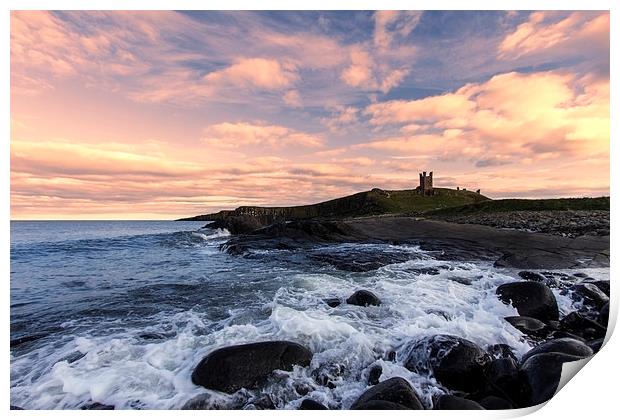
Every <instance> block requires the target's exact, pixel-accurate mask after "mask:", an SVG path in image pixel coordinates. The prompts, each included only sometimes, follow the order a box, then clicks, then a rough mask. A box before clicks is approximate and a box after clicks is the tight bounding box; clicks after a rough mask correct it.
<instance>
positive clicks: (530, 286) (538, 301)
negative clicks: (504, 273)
mask: <svg viewBox="0 0 620 420" xmlns="http://www.w3.org/2000/svg"><path fill="white" fill-rule="evenodd" d="M496 293H497V295H498V296H499V298H500V300H501V301H502V302H504V303H506V304H511V305H512V306H514V307H515V308H516V309H517V312H518V313H519V315H522V316H529V317H532V318H536V319H539V320H541V321H543V322H545V321H557V320H558V319H559V317H560V313H559V310H558V304H557V302H556V300H555V296H554V295H553V292H552V291H551V289H549V287H547V286H545V285H544V284H541V283H536V282H529V281H520V282H515V283H506V284H502V285H501V286H499V287H498V288H497V291H496Z"/></svg>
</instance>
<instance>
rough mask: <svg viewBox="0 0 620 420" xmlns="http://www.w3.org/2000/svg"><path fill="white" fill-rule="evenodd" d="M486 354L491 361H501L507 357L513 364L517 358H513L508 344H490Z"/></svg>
mask: <svg viewBox="0 0 620 420" xmlns="http://www.w3.org/2000/svg"><path fill="white" fill-rule="evenodd" d="M487 353H489V355H490V356H491V358H493V359H503V358H506V357H509V358H511V359H513V360H514V361H515V362H518V361H519V359H517V356H515V353H514V350H513V349H512V347H510V346H509V345H508V344H491V345H489V346H487Z"/></svg>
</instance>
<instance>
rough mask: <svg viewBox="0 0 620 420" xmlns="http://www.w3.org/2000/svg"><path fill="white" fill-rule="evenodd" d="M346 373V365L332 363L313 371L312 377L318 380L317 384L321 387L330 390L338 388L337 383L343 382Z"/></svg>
mask: <svg viewBox="0 0 620 420" xmlns="http://www.w3.org/2000/svg"><path fill="white" fill-rule="evenodd" d="M344 371H345V367H344V365H341V364H338V363H330V364H325V365H322V366H319V367H318V368H317V369H315V370H314V371H312V375H313V376H314V377H315V378H316V382H317V383H318V384H319V385H321V386H326V387H328V388H329V389H334V388H336V383H337V382H338V381H341V380H342V375H343V373H344Z"/></svg>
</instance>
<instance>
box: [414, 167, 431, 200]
mask: <svg viewBox="0 0 620 420" xmlns="http://www.w3.org/2000/svg"><path fill="white" fill-rule="evenodd" d="M416 189H417V190H418V194H420V195H435V191H434V190H433V172H429V173H428V175H426V172H422V173H421V174H420V185H419V186H418V187H417V188H416Z"/></svg>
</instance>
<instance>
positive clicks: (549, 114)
mask: <svg viewBox="0 0 620 420" xmlns="http://www.w3.org/2000/svg"><path fill="white" fill-rule="evenodd" d="M365 113H366V114H367V115H369V116H370V123H371V124H374V125H380V126H383V125H390V124H397V125H402V126H403V127H402V128H401V132H402V133H403V134H404V135H401V136H397V137H390V138H384V139H378V140H376V141H373V142H371V143H367V144H361V145H359V146H358V147H362V148H363V147H370V148H373V149H377V150H387V151H390V150H391V151H396V152H401V153H415V152H417V153H420V154H424V155H428V154H433V155H435V156H438V157H439V158H443V159H448V158H449V159H459V158H460V159H467V160H472V161H475V162H477V164H478V166H482V165H485V166H486V165H497V164H505V163H511V162H520V161H521V162H522V161H523V160H524V159H533V160H541V159H557V158H561V157H562V156H565V157H566V156H594V155H608V153H609V82H605V81H600V80H597V79H595V78H592V77H591V76H586V77H581V78H580V77H577V76H576V75H573V74H570V73H562V72H541V73H532V74H521V73H514V72H513V73H506V74H500V75H497V76H494V77H492V78H491V79H489V80H487V81H486V82H482V83H478V84H468V85H465V86H464V87H462V88H460V89H458V90H457V91H455V92H451V93H446V94H443V95H438V96H431V97H426V98H423V99H419V100H414V101H389V102H385V103H377V104H372V105H370V106H368V107H367V108H366V110H365Z"/></svg>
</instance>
